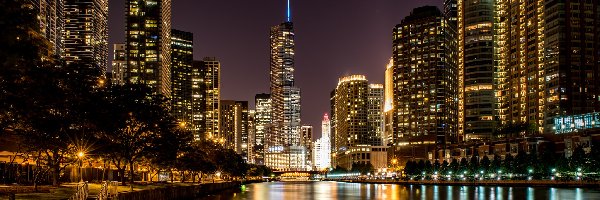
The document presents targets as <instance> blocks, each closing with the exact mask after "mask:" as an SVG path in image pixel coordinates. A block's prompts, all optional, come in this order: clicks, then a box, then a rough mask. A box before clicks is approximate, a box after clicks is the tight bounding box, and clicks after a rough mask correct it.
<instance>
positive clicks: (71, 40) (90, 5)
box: [61, 0, 108, 74]
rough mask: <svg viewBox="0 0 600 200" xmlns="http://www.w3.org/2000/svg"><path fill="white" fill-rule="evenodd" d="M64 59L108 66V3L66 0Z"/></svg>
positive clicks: (64, 12) (105, 1) (63, 39)
mask: <svg viewBox="0 0 600 200" xmlns="http://www.w3.org/2000/svg"><path fill="white" fill-rule="evenodd" d="M63 14H64V21H63V23H64V30H63V31H62V43H63V45H64V46H63V51H62V52H61V55H62V57H63V59H64V60H65V61H66V62H67V64H69V63H73V62H81V63H85V64H91V65H93V66H95V67H97V68H98V69H99V70H101V72H102V73H103V74H104V73H106V68H107V67H106V66H107V64H108V0H64V11H63Z"/></svg>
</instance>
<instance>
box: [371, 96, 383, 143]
mask: <svg viewBox="0 0 600 200" xmlns="http://www.w3.org/2000/svg"><path fill="white" fill-rule="evenodd" d="M383 96H384V89H383V84H369V88H368V90H367V122H368V124H367V126H368V127H369V130H368V133H369V136H368V137H369V140H370V142H369V143H370V144H371V145H373V146H385V138H384V136H385V135H384V132H383V128H384V125H385V123H384V115H383V103H384V99H383Z"/></svg>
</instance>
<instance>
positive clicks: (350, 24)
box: [109, 0, 443, 136]
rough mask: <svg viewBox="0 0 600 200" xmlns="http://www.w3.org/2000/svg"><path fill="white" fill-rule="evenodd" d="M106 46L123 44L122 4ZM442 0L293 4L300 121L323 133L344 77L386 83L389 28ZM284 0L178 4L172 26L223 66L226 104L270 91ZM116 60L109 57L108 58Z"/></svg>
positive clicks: (114, 12) (121, 1)
mask: <svg viewBox="0 0 600 200" xmlns="http://www.w3.org/2000/svg"><path fill="white" fill-rule="evenodd" d="M109 2H110V3H109V44H110V48H111V50H110V52H112V44H114V43H120V42H124V40H125V27H124V26H125V25H124V21H125V20H124V19H125V14H124V10H125V0H110V1H109ZM442 2H443V0H291V10H292V22H294V28H295V33H296V66H295V68H296V72H295V76H296V84H297V85H298V86H299V87H300V88H301V90H302V123H303V124H308V125H312V126H314V128H315V129H314V132H315V135H316V136H318V135H320V133H321V132H320V130H321V118H322V116H323V114H324V113H326V112H327V113H328V112H329V94H330V92H331V91H332V90H333V89H334V88H335V86H336V84H337V80H338V78H339V77H340V76H344V75H350V74H364V75H366V76H367V79H368V80H369V82H370V83H383V80H384V71H385V66H386V64H387V63H388V60H389V58H390V56H391V54H392V53H391V51H392V47H391V46H392V43H391V40H392V39H391V38H392V28H393V27H394V26H395V25H396V24H398V23H400V21H401V20H402V18H404V17H405V16H407V15H408V14H410V11H411V10H412V9H413V8H415V7H419V6H424V5H435V6H438V7H439V8H440V9H441V8H442ZM285 7H286V6H285V0H173V2H172V27H173V28H174V29H179V30H182V31H188V32H192V33H194V58H195V59H197V60H199V59H202V58H203V57H206V56H211V57H212V56H214V57H217V59H218V60H219V61H221V79H222V80H221V87H222V90H221V99H233V100H244V101H249V103H250V105H251V107H253V105H254V95H255V94H257V93H269V30H270V29H269V28H270V27H271V26H274V25H277V24H279V23H281V22H283V21H284V20H285V10H286V9H285ZM110 57H111V60H112V53H111V55H110Z"/></svg>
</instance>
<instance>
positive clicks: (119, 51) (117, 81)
mask: <svg viewBox="0 0 600 200" xmlns="http://www.w3.org/2000/svg"><path fill="white" fill-rule="evenodd" d="M125 55H126V52H125V44H114V46H113V61H112V71H111V83H112V84H114V85H123V84H125V80H124V79H123V73H124V70H125V69H126V67H127V60H126V56H125Z"/></svg>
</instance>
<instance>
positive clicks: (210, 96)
mask: <svg viewBox="0 0 600 200" xmlns="http://www.w3.org/2000/svg"><path fill="white" fill-rule="evenodd" d="M202 69H203V70H204V82H205V87H206V90H205V91H206V113H205V120H206V131H205V135H206V137H208V138H209V139H210V138H213V137H217V136H218V135H219V123H220V119H219V117H220V116H221V115H220V114H219V112H220V111H219V108H220V106H219V102H220V100H221V63H220V62H219V61H218V60H217V59H216V58H214V57H206V58H204V59H203V60H202Z"/></svg>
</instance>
